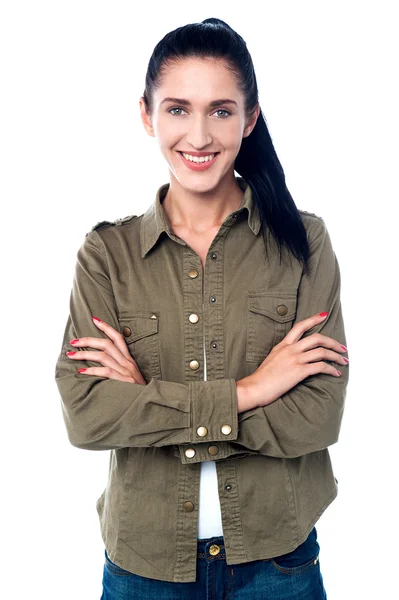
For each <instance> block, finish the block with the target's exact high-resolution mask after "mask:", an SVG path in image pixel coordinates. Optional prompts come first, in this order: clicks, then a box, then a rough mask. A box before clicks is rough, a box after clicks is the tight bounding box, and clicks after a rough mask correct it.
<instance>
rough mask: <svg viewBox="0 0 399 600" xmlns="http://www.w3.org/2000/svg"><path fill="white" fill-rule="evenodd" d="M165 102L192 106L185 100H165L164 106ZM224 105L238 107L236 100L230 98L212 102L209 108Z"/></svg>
mask: <svg viewBox="0 0 399 600" xmlns="http://www.w3.org/2000/svg"><path fill="white" fill-rule="evenodd" d="M164 102H175V103H176V104H184V105H185V106H191V102H189V101H188V100H184V98H170V97H168V98H164V99H163V100H162V102H161V104H164ZM222 104H235V105H236V106H238V104H237V102H236V101H235V100H230V99H229V98H221V99H220V100H213V101H212V102H210V103H209V106H211V107H212V108H213V107H215V106H221V105H222Z"/></svg>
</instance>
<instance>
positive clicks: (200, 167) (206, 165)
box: [178, 150, 220, 171]
mask: <svg viewBox="0 0 399 600" xmlns="http://www.w3.org/2000/svg"><path fill="white" fill-rule="evenodd" d="M178 152H179V154H180V157H181V159H182V161H183V162H184V164H185V165H186V167H188V168H189V169H191V170H192V171H206V170H208V169H210V168H211V166H212V165H213V164H214V162H215V161H216V159H217V157H218V156H219V154H220V152H216V153H215V156H214V157H213V158H212V160H208V161H207V162H203V163H194V162H192V161H191V160H187V159H186V158H184V156H183V154H182V153H181V152H180V151H179V150H178ZM186 154H192V155H193V156H209V154H213V152H208V153H204V152H197V153H194V152H187V153H186Z"/></svg>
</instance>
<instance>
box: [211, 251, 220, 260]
mask: <svg viewBox="0 0 399 600" xmlns="http://www.w3.org/2000/svg"><path fill="white" fill-rule="evenodd" d="M217 257H218V255H217V254H216V252H212V254H211V259H212V260H216V259H217Z"/></svg>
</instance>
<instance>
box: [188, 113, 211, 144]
mask: <svg viewBox="0 0 399 600" xmlns="http://www.w3.org/2000/svg"><path fill="white" fill-rule="evenodd" d="M186 139H187V143H188V144H190V146H191V147H192V148H196V149H197V150H198V152H200V149H201V148H203V147H204V146H208V145H210V144H212V136H211V134H210V133H209V129H208V125H207V122H206V118H201V117H199V118H197V119H193V120H192V122H191V125H190V128H189V131H188V134H187V136H186Z"/></svg>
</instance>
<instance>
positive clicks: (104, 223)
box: [86, 215, 137, 236]
mask: <svg viewBox="0 0 399 600" xmlns="http://www.w3.org/2000/svg"><path fill="white" fill-rule="evenodd" d="M136 216H137V215H128V216H127V217H123V219H116V220H115V221H99V222H98V223H96V225H94V226H93V227H92V228H91V229H90V231H89V232H88V233H86V236H88V235H89V233H91V232H92V231H94V230H95V229H100V228H101V227H106V226H108V225H116V226H118V225H124V224H125V223H128V222H129V221H131V220H132V219H134V217H136Z"/></svg>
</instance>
